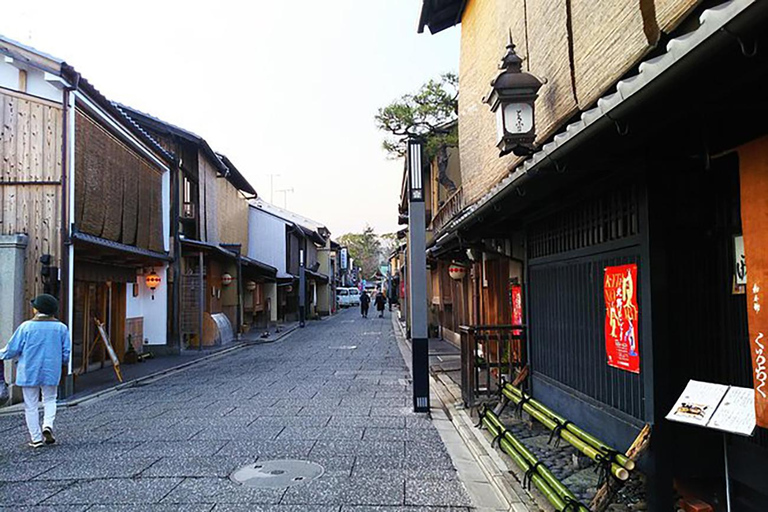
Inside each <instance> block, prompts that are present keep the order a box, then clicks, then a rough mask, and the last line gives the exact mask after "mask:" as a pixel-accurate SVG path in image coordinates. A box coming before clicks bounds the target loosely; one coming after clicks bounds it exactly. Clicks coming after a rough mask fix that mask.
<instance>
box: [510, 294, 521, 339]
mask: <svg viewBox="0 0 768 512" xmlns="http://www.w3.org/2000/svg"><path fill="white" fill-rule="evenodd" d="M510 298H511V301H512V325H523V287H522V286H521V285H519V284H513V285H511V286H510ZM519 333H520V331H515V334H519Z"/></svg>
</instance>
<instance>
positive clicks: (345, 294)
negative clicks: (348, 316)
mask: <svg viewBox="0 0 768 512" xmlns="http://www.w3.org/2000/svg"><path fill="white" fill-rule="evenodd" d="M336 304H338V305H339V307H340V308H348V307H349V289H348V288H336Z"/></svg>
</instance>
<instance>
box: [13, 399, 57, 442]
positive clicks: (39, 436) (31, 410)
mask: <svg viewBox="0 0 768 512" xmlns="http://www.w3.org/2000/svg"><path fill="white" fill-rule="evenodd" d="M21 390H22V392H23V394H24V415H25V416H26V419H27V428H28V429H29V436H30V437H31V438H32V441H42V440H43V432H42V431H41V430H40V413H39V412H38V410H37V408H38V406H39V405H40V391H41V390H42V392H43V427H50V428H53V420H54V419H56V392H57V389H56V386H23V387H22V388H21Z"/></svg>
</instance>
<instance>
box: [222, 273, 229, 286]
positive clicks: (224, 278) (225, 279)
mask: <svg viewBox="0 0 768 512" xmlns="http://www.w3.org/2000/svg"><path fill="white" fill-rule="evenodd" d="M221 284H222V286H229V285H231V284H232V276H231V275H230V274H227V273H224V274H221Z"/></svg>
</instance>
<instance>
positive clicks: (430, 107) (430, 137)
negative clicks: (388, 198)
mask: <svg viewBox="0 0 768 512" xmlns="http://www.w3.org/2000/svg"><path fill="white" fill-rule="evenodd" d="M458 115H459V78H458V77H457V76H456V75H455V74H454V73H445V74H443V75H441V76H440V78H439V80H434V79H432V80H430V81H429V82H427V83H425V84H424V85H422V86H421V88H420V89H419V90H418V91H416V93H415V94H405V95H403V96H401V97H400V98H399V99H397V100H395V101H393V102H392V103H390V104H389V105H387V106H386V107H382V108H380V109H379V111H378V114H376V116H375V119H376V127H377V128H378V129H379V130H382V131H385V132H389V134H390V136H388V137H387V138H386V139H385V140H384V142H383V147H384V149H385V150H386V151H387V153H389V156H390V157H392V158H401V157H403V156H405V150H406V148H405V146H406V143H407V140H408V139H409V138H410V137H421V138H423V140H424V148H425V150H424V152H425V155H426V157H427V158H428V159H429V160H432V159H433V158H434V157H435V156H437V155H438V154H440V153H441V152H442V153H445V151H446V148H448V147H455V146H457V145H458V141H459V135H458V127H457V125H456V123H455V122H454V121H456V120H457V119H458Z"/></svg>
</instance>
